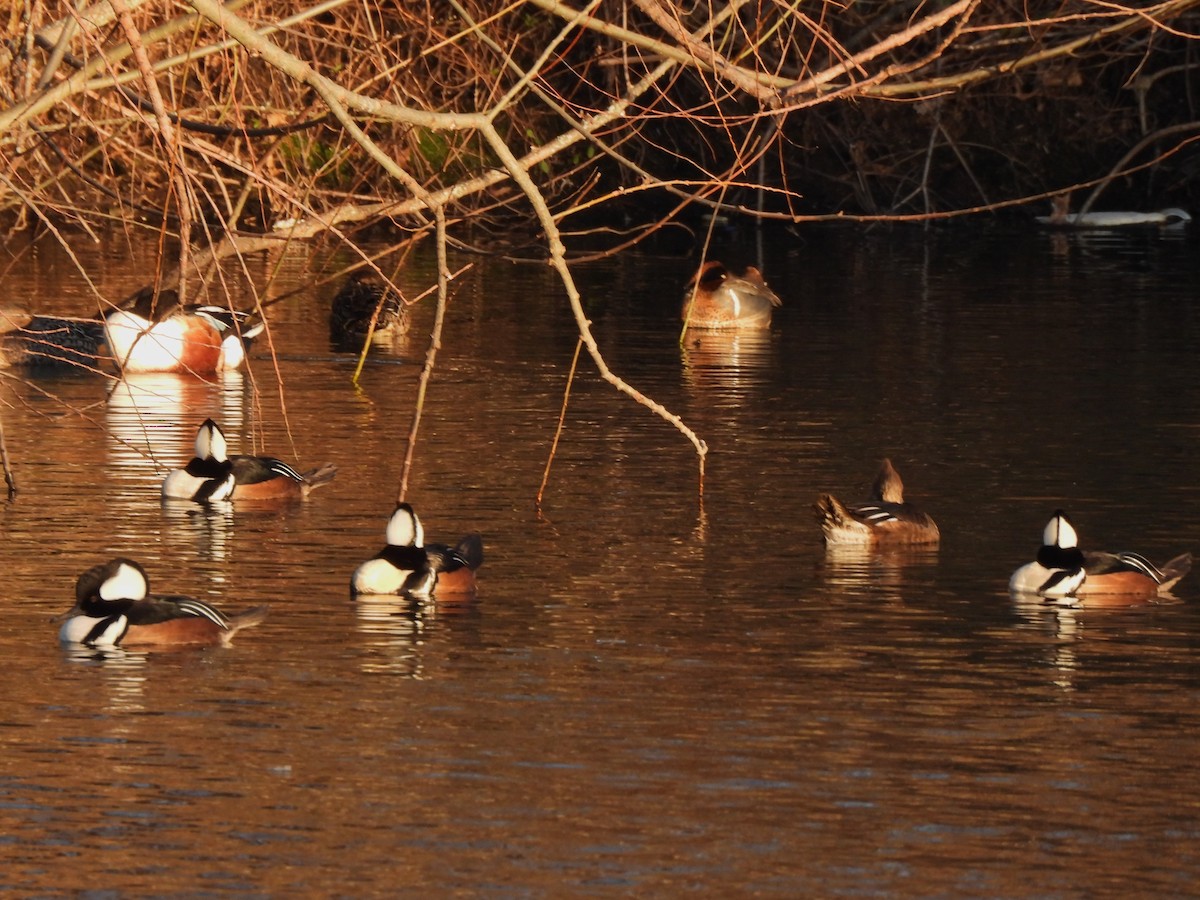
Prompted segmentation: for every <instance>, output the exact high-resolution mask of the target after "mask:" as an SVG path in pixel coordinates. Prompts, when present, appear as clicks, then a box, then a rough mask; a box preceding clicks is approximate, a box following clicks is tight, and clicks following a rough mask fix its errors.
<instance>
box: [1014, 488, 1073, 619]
mask: <svg viewBox="0 0 1200 900" xmlns="http://www.w3.org/2000/svg"><path fill="white" fill-rule="evenodd" d="M1086 579H1087V571H1086V570H1085V568H1084V557H1083V551H1082V550H1080V549H1079V538H1078V536H1077V535H1076V533H1075V528H1074V526H1072V525H1071V522H1070V520H1069V519H1068V518H1067V514H1066V513H1065V512H1063V511H1062V510H1061V509H1060V510H1056V511H1055V513H1054V515H1053V516H1051V517H1050V521H1049V522H1048V523H1047V524H1046V527H1045V528H1044V529H1043V530H1042V548H1041V549H1040V550H1038V554H1037V559H1035V560H1034V561H1033V562H1031V563H1026V564H1025V565H1023V566H1021V568H1019V569H1017V571H1015V572H1013V574H1012V578H1010V579H1009V581H1008V589H1009V590H1010V591H1012V592H1013V593H1018V594H1037V595H1039V596H1041V597H1049V598H1052V599H1061V598H1064V597H1074V596H1075V594H1076V592H1077V591H1078V590H1079V589H1080V587H1081V586H1082V585H1083V583H1084V582H1085V581H1086Z"/></svg>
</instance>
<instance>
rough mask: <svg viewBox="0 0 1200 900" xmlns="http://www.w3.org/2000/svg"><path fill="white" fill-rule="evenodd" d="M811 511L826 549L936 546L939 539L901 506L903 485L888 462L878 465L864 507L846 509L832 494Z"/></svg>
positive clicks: (910, 508) (928, 522) (909, 507)
mask: <svg viewBox="0 0 1200 900" xmlns="http://www.w3.org/2000/svg"><path fill="white" fill-rule="evenodd" d="M813 510H814V511H815V512H816V515H817V522H819V523H820V525H821V532H822V533H823V534H824V535H825V543H826V544H827V545H829V546H834V545H845V544H853V545H860V546H861V545H879V544H889V545H900V544H936V543H937V542H938V541H939V540H940V539H941V533H940V532H939V531H938V527H937V524H936V523H935V522H934V521H933V519H932V518H930V517H929V516H928V515H927V514H926V513H924V512H922V511H921V510H919V509H917V507H915V506H914V505H913V504H911V503H905V502H904V482H903V481H901V480H900V475H899V473H898V472H897V471H896V469H895V468H894V467H893V466H892V461H891V460H890V459H885V460H884V461H883V462H882V463H881V464H880V467H879V474H878V475H876V476H875V483H874V484H873V485H872V486H871V499H870V500H869V501H867V502H866V503H863V504H862V505H860V506H854V507H849V506H847V505H846V504H844V503H843V502H842V501H841V500H839V499H838V498H837V497H835V496H833V495H832V494H822V495H821V496H820V497H818V498H817V502H816V503H814V504H813Z"/></svg>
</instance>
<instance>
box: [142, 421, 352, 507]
mask: <svg viewBox="0 0 1200 900" xmlns="http://www.w3.org/2000/svg"><path fill="white" fill-rule="evenodd" d="M195 452H196V455H195V457H193V458H192V460H191V461H190V462H188V464H187V465H186V466H185V467H184V468H182V469H175V470H174V471H172V472H170V473H168V474H167V477H166V478H165V479H164V480H163V486H162V495H163V497H164V498H166V499H169V500H195V501H197V502H200V503H204V502H208V501H213V500H272V499H277V498H286V497H307V496H308V494H309V492H310V491H312V490H313V489H314V488H318V487H320V486H321V485H323V484H328V483H329V482H330V481H332V480H333V477H334V475H336V474H337V467H336V466H334V465H332V464H331V463H326V464H325V465H323V466H320V467H319V468H316V469H313V470H311V471H309V472H304V473H301V472H297V471H296V470H295V469H293V468H292V467H291V466H289V465H288V464H287V463H285V462H284V461H283V460H280V459H276V458H275V457H273V456H246V455H241V454H236V455H234V456H232V457H231V456H229V455H228V443H227V441H226V440H225V433H224V432H223V431H221V428H220V426H219V425H217V423H216V422H214V421H213V420H212V419H205V420H204V422H202V423H201V425H200V428H199V430H198V431H197V432H196V442H195Z"/></svg>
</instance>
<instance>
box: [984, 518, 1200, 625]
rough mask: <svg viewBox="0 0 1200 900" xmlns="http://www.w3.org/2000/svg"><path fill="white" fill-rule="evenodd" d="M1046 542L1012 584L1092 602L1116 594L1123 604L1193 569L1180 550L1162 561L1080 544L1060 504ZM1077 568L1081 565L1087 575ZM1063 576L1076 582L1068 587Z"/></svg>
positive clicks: (1164, 588) (1160, 590)
mask: <svg viewBox="0 0 1200 900" xmlns="http://www.w3.org/2000/svg"><path fill="white" fill-rule="evenodd" d="M1042 544H1043V546H1042V549H1041V550H1040V551H1039V552H1038V558H1037V560H1036V561H1035V562H1032V563H1027V564H1026V565H1024V566H1022V567H1021V568H1019V569H1018V570H1017V571H1016V572H1014V573H1013V576H1012V579H1011V580H1010V581H1009V585H1008V586H1009V590H1011V591H1013V592H1015V593H1026V594H1040V595H1041V596H1043V597H1051V598H1060V597H1064V596H1070V597H1076V598H1078V599H1080V600H1084V601H1087V602H1088V603H1089V605H1100V604H1102V603H1103V602H1104V601H1105V598H1112V599H1114V600H1115V601H1116V602H1117V603H1118V604H1119V603H1120V602H1122V601H1129V600H1149V599H1153V598H1154V597H1158V596H1161V595H1163V594H1165V593H1167V592H1168V591H1170V590H1171V588H1173V587H1174V586H1175V584H1176V583H1177V582H1178V581H1179V579H1181V578H1183V576H1185V575H1187V573H1188V572H1190V571H1191V570H1192V554H1190V553H1181V554H1179V555H1178V556H1176V557H1174V558H1172V559H1170V560H1168V561H1167V562H1165V563H1163V565H1162V566H1161V567H1159V566H1156V565H1155V564H1154V563H1152V562H1150V560H1148V559H1147V558H1146V557H1145V556H1143V555H1142V554H1140V553H1130V552H1122V553H1109V552H1106V551H1101V550H1080V549H1079V548H1078V535H1077V534H1076V531H1075V527H1074V526H1073V525H1072V524H1071V521H1070V519H1068V518H1067V514H1066V513H1065V512H1063V511H1062V510H1061V509H1060V510H1056V511H1055V512H1054V515H1053V516H1051V518H1050V522H1049V524H1047V525H1046V529H1045V533H1044V534H1043V537H1042ZM1077 568H1082V578H1080V577H1079V576H1078V574H1077V572H1076V569H1077ZM1062 573H1066V574H1062ZM1056 575H1057V576H1058V580H1055V576H1056ZM1061 581H1066V582H1067V583H1069V584H1070V585H1071V587H1070V590H1069V591H1067V592H1066V593H1064V592H1063V591H1062V590H1061V586H1060V582H1061Z"/></svg>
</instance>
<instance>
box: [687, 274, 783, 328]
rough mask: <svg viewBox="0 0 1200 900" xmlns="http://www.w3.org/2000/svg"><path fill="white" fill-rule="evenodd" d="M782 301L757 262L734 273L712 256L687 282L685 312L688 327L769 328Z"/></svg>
mask: <svg viewBox="0 0 1200 900" xmlns="http://www.w3.org/2000/svg"><path fill="white" fill-rule="evenodd" d="M782 305H783V301H782V300H780V299H779V297H778V296H777V295H776V294H775V292H774V291H772V290H771V289H770V288H769V287H767V283H766V282H765V281H764V280H763V277H762V273H761V272H759V271H758V269H756V268H754V266H748V267H747V268H746V270H745V271H744V272H743V273H742V274H741V275H734V274H733V273H732V272H730V271H729V269H727V268H726V267H725V265H724V264H723V263H719V262H716V261H715V260H709V261H708V262H706V263H705V264H704V265H702V266H701V267H700V270H699V271H698V272H697V273H696V274H695V275H694V276H693V277H692V280H691V281H689V282H688V285H687V289H686V292H685V294H684V298H683V309H682V316H683V321H684V323H685V324H686V325H687V327H689V328H706V329H733V328H767V327H769V326H770V324H771V314H772V313H773V312H774V311H775V309H776V308H777V307H779V306H782Z"/></svg>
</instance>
